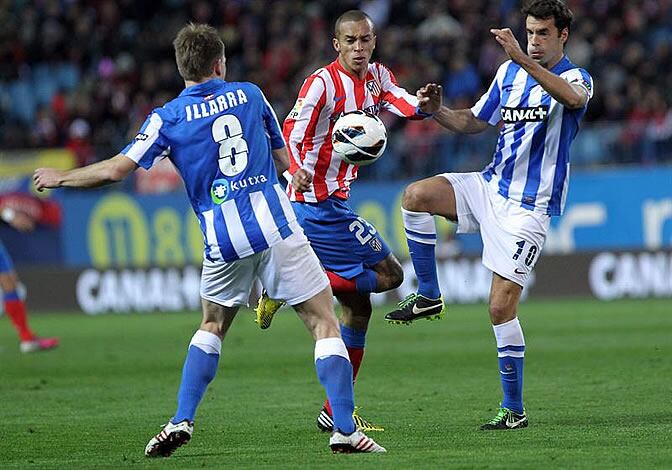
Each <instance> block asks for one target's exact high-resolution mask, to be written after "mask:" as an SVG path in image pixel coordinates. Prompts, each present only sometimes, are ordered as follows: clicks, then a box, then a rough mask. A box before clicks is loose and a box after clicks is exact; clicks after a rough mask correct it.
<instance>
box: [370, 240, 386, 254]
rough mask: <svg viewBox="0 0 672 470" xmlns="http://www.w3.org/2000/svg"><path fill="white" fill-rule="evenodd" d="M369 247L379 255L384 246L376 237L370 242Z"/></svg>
mask: <svg viewBox="0 0 672 470" xmlns="http://www.w3.org/2000/svg"><path fill="white" fill-rule="evenodd" d="M369 246H370V247H371V249H372V250H373V251H375V252H377V253H379V252H381V251H383V244H382V243H381V242H380V240H379V239H378V238H376V237H374V238H372V239H371V241H370V242H369Z"/></svg>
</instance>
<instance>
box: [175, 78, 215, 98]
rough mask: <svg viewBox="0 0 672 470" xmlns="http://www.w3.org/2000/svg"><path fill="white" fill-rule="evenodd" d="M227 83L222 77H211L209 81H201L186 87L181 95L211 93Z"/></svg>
mask: <svg viewBox="0 0 672 470" xmlns="http://www.w3.org/2000/svg"><path fill="white" fill-rule="evenodd" d="M223 83H225V81H224V80H222V79H221V78H211V79H210V80H208V81H207V82H203V83H199V84H198V85H193V86H190V87H187V88H185V89H184V90H182V93H180V96H201V95H209V94H210V93H211V92H212V91H214V90H215V89H216V88H217V87H219V86H220V85H222V84H223Z"/></svg>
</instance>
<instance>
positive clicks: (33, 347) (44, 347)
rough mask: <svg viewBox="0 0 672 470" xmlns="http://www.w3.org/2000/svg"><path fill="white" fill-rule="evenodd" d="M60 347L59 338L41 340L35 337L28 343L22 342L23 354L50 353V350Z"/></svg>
mask: <svg viewBox="0 0 672 470" xmlns="http://www.w3.org/2000/svg"><path fill="white" fill-rule="evenodd" d="M56 346H58V338H40V337H39V336H35V337H34V338H33V339H29V340H27V341H21V345H20V346H19V347H20V348H21V352H22V353H31V352H37V351H48V350H49V349H54V348H55V347H56Z"/></svg>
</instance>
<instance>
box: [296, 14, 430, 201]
mask: <svg viewBox="0 0 672 470" xmlns="http://www.w3.org/2000/svg"><path fill="white" fill-rule="evenodd" d="M362 15H364V13H362ZM352 24H357V23H355V22H353V21H350V22H347V23H345V25H352ZM359 24H361V25H367V24H370V23H369V22H367V21H366V20H363V21H361V22H359ZM364 27H365V26H364ZM353 32H354V33H355V35H350V36H347V35H346V36H345V37H343V38H341V39H339V38H335V39H334V47H336V48H337V49H336V50H338V51H339V56H338V58H337V59H336V60H334V61H333V62H332V63H331V64H329V65H327V66H326V67H322V68H320V69H318V70H316V71H315V72H314V73H313V74H312V75H310V76H309V77H308V78H307V79H306V80H305V81H304V82H303V86H302V87H301V91H299V97H298V99H297V100H296V104H295V105H294V108H293V109H292V111H291V112H290V113H289V116H287V119H286V120H285V123H284V126H283V134H284V136H285V140H286V141H287V143H288V147H289V152H290V157H291V158H290V169H289V172H290V173H291V174H294V173H296V171H297V170H298V169H299V168H302V169H304V170H305V171H306V172H308V173H310V174H311V175H312V182H313V184H312V187H310V188H309V189H308V190H307V191H305V192H302V193H300V192H297V191H295V190H294V188H292V187H291V186H290V190H289V195H290V199H291V200H292V201H299V202H321V201H324V200H325V199H327V198H328V197H330V196H333V197H337V198H340V199H347V198H348V193H349V191H350V184H351V183H352V181H354V180H355V179H357V169H358V166H357V165H351V164H349V163H347V162H345V161H343V159H342V158H341V157H340V156H339V155H338V154H336V153H334V149H333V145H332V142H331V132H332V130H333V128H334V123H335V122H336V120H337V119H338V118H339V117H340V116H341V115H342V114H344V113H348V112H351V111H357V110H364V111H368V112H370V113H372V114H375V115H377V114H378V113H379V112H380V110H381V109H386V110H388V111H391V112H392V113H394V114H396V115H397V116H401V117H406V118H410V119H422V118H424V117H426V116H427V114H424V113H422V112H421V111H420V112H419V109H418V100H417V98H416V97H415V96H414V95H411V94H410V93H408V92H407V91H406V90H405V89H404V88H402V87H400V86H399V85H398V84H397V81H396V79H395V78H394V74H393V73H392V72H391V71H390V69H388V68H387V67H385V66H384V65H382V64H379V63H372V64H371V63H369V62H368V59H369V58H370V52H373V47H375V33H374V31H373V28H371V30H370V31H369V32H368V34H369V35H370V38H369V39H368V41H369V43H370V44H369V45H360V44H361V43H363V42H364V40H356V31H353ZM369 47H370V51H369V53H368V54H367V51H366V49H367V48H369Z"/></svg>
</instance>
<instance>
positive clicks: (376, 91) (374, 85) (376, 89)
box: [366, 80, 382, 96]
mask: <svg viewBox="0 0 672 470" xmlns="http://www.w3.org/2000/svg"><path fill="white" fill-rule="evenodd" d="M366 88H367V89H368V90H369V91H370V92H371V94H372V95H373V96H380V93H381V92H382V90H381V88H380V85H379V84H378V82H377V81H375V80H369V81H368V82H366Z"/></svg>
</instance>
